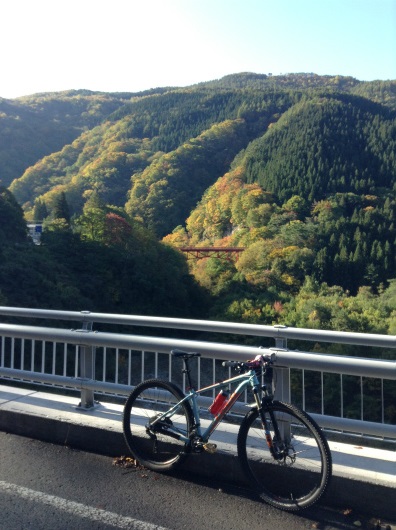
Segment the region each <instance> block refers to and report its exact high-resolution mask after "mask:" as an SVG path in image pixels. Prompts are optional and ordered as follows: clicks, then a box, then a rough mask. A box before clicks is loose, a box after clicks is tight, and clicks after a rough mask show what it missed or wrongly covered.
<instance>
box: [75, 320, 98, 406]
mask: <svg viewBox="0 0 396 530" xmlns="http://www.w3.org/2000/svg"><path fill="white" fill-rule="evenodd" d="M92 326H93V322H90V321H84V322H83V326H82V330H81V331H86V332H87V333H90V332H92ZM79 350H80V377H81V379H82V380H91V381H93V380H94V379H95V354H96V348H95V346H87V345H85V344H82V345H80V346H79ZM94 404H95V398H94V391H93V390H92V389H90V388H82V389H81V401H80V405H79V406H80V407H81V408H83V409H90V408H92V407H93V406H94Z"/></svg>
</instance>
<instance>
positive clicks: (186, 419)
mask: <svg viewBox="0 0 396 530" xmlns="http://www.w3.org/2000/svg"><path fill="white" fill-rule="evenodd" d="M183 398H184V394H183V392H182V391H181V390H180V389H179V388H178V387H177V386H176V385H174V384H172V383H170V382H168V381H160V380H158V379H151V380H148V381H145V382H143V383H141V384H140V385H137V386H136V388H135V389H134V390H133V391H132V393H131V394H130V396H129V397H128V399H127V401H126V403H125V406H124V415H123V431H124V438H125V441H126V443H127V445H128V448H129V450H130V451H131V453H132V455H133V456H134V457H135V458H136V460H138V462H139V463H140V464H142V465H143V466H145V467H147V468H148V469H152V470H154V471H165V470H168V469H172V468H173V467H175V466H176V465H177V464H179V462H180V461H181V459H182V458H183V457H184V456H185V454H186V453H187V452H188V451H189V445H188V444H186V443H185V442H183V441H182V440H180V439H178V437H177V434H174V431H175V430H179V431H180V432H181V433H183V434H184V436H187V437H188V436H189V433H190V429H191V426H192V424H193V414H192V410H191V406H190V404H189V403H188V402H184V403H181V404H180V405H179V406H178V407H177V409H176V411H175V412H174V414H172V415H170V416H169V417H167V418H164V419H163V420H161V422H157V423H156V424H154V425H152V423H153V421H154V420H155V419H156V418H158V415H159V413H163V412H166V411H167V410H169V409H171V408H172V407H173V406H175V405H176V404H177V403H178V402H179V401H180V400H181V399H183ZM171 428H172V430H169V429H171ZM167 429H168V430H169V434H167Z"/></svg>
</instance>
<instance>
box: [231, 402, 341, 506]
mask: <svg viewBox="0 0 396 530" xmlns="http://www.w3.org/2000/svg"><path fill="white" fill-rule="evenodd" d="M269 410H271V411H272V412H273V413H274V416H275V418H276V421H277V423H278V426H279V430H280V438H281V439H277V438H276V436H275V433H274V429H273V424H272V421H271V420H270V416H269V412H268V411H269ZM266 417H267V419H268V420H269V425H268V426H269V430H270V431H271V435H272V439H273V443H274V445H275V446H276V447H277V448H278V449H279V450H282V452H283V457H282V458H281V459H279V460H275V459H274V458H273V456H272V455H271V453H270V450H269V448H268V445H267V441H266V438H265V433H264V429H263V426H262V422H261V417H260V414H259V412H258V410H257V409H253V410H251V411H250V412H249V413H248V414H247V415H246V416H245V418H244V420H243V422H242V425H241V428H240V431H239V433H238V456H239V458H240V461H241V464H242V467H243V469H244V471H245V473H246V475H247V477H248V479H249V482H250V483H251V484H252V485H253V486H254V488H255V490H256V491H257V492H258V494H259V495H260V497H261V498H262V499H263V500H264V501H266V502H267V503H269V504H271V505H273V506H275V507H277V508H280V509H282V510H286V511H298V510H301V509H303V508H307V507H308V506H311V505H312V504H314V503H315V502H316V501H317V500H318V499H319V498H320V497H321V496H322V495H323V494H324V492H325V490H326V488H327V486H328V483H329V479H330V476H331V466H332V464H331V453H330V449H329V446H328V444H327V441H326V439H325V438H324V436H323V434H322V432H321V430H320V428H319V427H318V425H317V424H316V423H315V422H314V420H313V419H312V418H311V417H310V416H309V415H308V414H307V413H305V412H304V411H302V410H300V409H298V408H296V407H294V406H292V405H289V404H287V403H281V402H277V401H274V402H273V403H272V404H270V405H268V407H267V409H266Z"/></svg>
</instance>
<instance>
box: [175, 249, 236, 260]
mask: <svg viewBox="0 0 396 530" xmlns="http://www.w3.org/2000/svg"><path fill="white" fill-rule="evenodd" d="M179 250H181V251H182V252H184V253H185V254H186V255H187V259H202V258H219V259H225V260H228V261H235V260H237V259H238V257H239V254H240V253H241V252H243V251H244V250H245V249H244V248H243V247H182V248H180V249H179Z"/></svg>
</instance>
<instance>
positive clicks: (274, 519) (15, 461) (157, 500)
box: [0, 432, 385, 530]
mask: <svg viewBox="0 0 396 530" xmlns="http://www.w3.org/2000/svg"><path fill="white" fill-rule="evenodd" d="M0 451H1V457H0V529H1V530H17V529H18V530H25V529H31V530H64V529H65V530H66V529H67V530H80V529H82V530H91V529H98V530H105V529H106V530H107V529H114V528H127V529H137V530H163V529H166V530H182V529H189V530H190V529H191V530H200V529H202V530H211V529H214V530H242V529H247V528H248V529H249V530H266V529H268V530H269V529H271V530H274V529H282V530H283V529H287V530H295V529H296V530H297V529H303V528H307V529H309V528H318V529H323V530H326V529H343V530H346V529H349V528H351V529H352V528H354V529H356V528H357V527H359V524H360V528H368V527H369V521H367V520H363V518H361V517H359V514H354V513H348V510H347V507H345V510H330V509H325V508H322V507H316V508H312V509H310V511H305V512H304V513H303V514H302V515H295V514H288V513H285V512H281V511H279V510H276V509H275V508H272V507H270V506H268V505H266V504H264V503H262V502H261V501H259V500H258V499H256V498H254V497H253V496H252V495H251V494H250V493H249V492H247V491H245V490H242V489H240V488H237V487H235V486H231V485H227V484H224V483H222V481H221V478H220V477H219V480H216V481H211V482H208V481H203V480H202V479H200V478H197V477H196V476H194V477H187V476H183V475H181V474H180V473H177V474H176V473H174V474H173V475H164V474H159V473H154V472H150V471H147V470H145V469H142V468H139V467H135V466H133V467H126V465H125V459H124V460H123V459H121V458H120V459H113V458H110V457H106V456H100V455H96V454H92V453H86V452H83V451H76V450H73V449H70V448H68V447H66V446H58V445H52V444H48V443H44V442H40V441H37V440H32V439H29V438H24V437H20V436H15V435H12V434H6V433H4V432H0ZM384 528H385V527H384Z"/></svg>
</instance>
